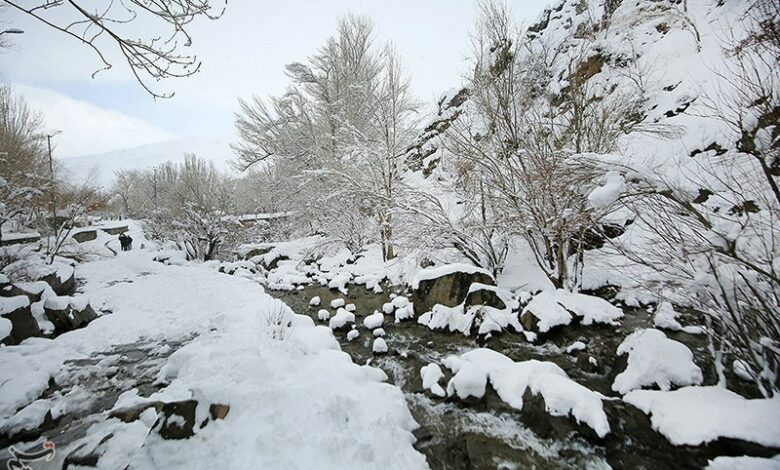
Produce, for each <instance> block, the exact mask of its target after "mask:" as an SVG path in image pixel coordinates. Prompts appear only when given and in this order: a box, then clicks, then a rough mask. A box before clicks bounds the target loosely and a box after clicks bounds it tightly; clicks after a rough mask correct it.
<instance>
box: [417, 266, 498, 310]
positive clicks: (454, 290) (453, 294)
mask: <svg viewBox="0 0 780 470" xmlns="http://www.w3.org/2000/svg"><path fill="white" fill-rule="evenodd" d="M474 283H479V284H486V285H495V281H494V280H493V277H492V276H489V275H488V274H485V273H481V272H476V273H464V272H454V273H451V274H446V275H444V276H441V277H438V278H436V279H426V280H422V281H420V284H419V286H418V288H417V289H416V290H415V291H414V311H415V313H417V314H418V315H420V314H422V313H425V312H429V311H431V310H432V309H433V306H434V305H436V304H441V305H446V306H447V307H454V306H456V305H459V304H461V303H462V302H463V301H464V300H465V299H466V296H467V295H468V293H469V288H470V287H471V285H472V284H474Z"/></svg>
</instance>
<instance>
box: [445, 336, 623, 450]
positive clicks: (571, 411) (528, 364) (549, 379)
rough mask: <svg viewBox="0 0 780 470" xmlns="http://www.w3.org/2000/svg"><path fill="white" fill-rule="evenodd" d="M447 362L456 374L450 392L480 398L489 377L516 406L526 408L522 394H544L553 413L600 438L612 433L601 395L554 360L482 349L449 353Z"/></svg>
mask: <svg viewBox="0 0 780 470" xmlns="http://www.w3.org/2000/svg"><path fill="white" fill-rule="evenodd" d="M444 365H445V366H447V368H449V369H451V370H452V371H453V372H454V373H455V375H454V376H453V378H452V379H451V380H450V382H449V384H448V385H447V393H448V394H450V395H452V394H453V393H455V394H457V395H458V397H459V398H465V397H468V396H475V397H481V396H482V395H484V393H485V382H486V380H489V381H490V384H491V385H492V386H493V388H494V389H495V390H496V392H497V393H498V396H499V397H501V399H502V400H503V401H505V402H506V403H507V404H509V405H510V406H511V407H513V408H516V409H518V410H522V409H523V395H524V394H525V392H526V390H530V392H531V393H532V394H533V395H539V394H541V395H542V398H544V402H545V407H546V409H547V412H548V413H550V414H551V415H552V416H572V417H574V419H575V420H576V421H577V422H578V423H583V424H586V425H588V426H589V427H590V428H592V429H593V430H594V431H595V432H596V434H598V436H599V437H604V436H606V435H607V433H609V429H610V428H609V422H608V421H607V415H606V413H604V408H603V406H602V403H601V400H602V398H603V397H602V395H601V394H599V393H597V392H593V391H591V390H589V389H587V388H585V387H583V386H582V385H580V384H578V383H577V382H575V381H573V380H571V379H570V378H569V377H568V376H567V375H566V372H564V371H563V369H561V368H560V367H559V366H557V365H556V364H554V363H552V362H541V361H536V360H530V361H523V362H514V361H512V360H511V359H509V358H508V357H506V356H504V355H503V354H501V353H498V352H496V351H493V350H491V349H484V348H482V349H475V350H472V351H469V352H466V353H464V354H461V355H460V356H450V357H448V358H446V359H445V361H444Z"/></svg>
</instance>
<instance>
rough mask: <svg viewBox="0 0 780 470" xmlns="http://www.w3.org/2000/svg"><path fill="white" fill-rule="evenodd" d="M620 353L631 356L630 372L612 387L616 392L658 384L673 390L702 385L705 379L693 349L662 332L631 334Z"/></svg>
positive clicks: (636, 332)
mask: <svg viewBox="0 0 780 470" xmlns="http://www.w3.org/2000/svg"><path fill="white" fill-rule="evenodd" d="M617 354H618V355H622V354H628V366H627V367H626V370H625V371H623V372H621V373H620V374H618V375H617V377H615V382H614V383H613V384H612V390H614V391H616V392H619V393H621V394H626V393H628V392H629V391H631V390H634V389H638V388H642V387H652V386H656V385H657V386H658V387H659V388H660V389H661V390H669V389H670V388H671V387H672V385H681V386H682V385H698V384H700V383H701V382H702V380H703V379H704V377H703V375H702V372H701V369H700V368H699V366H697V365H696V363H695V362H693V353H692V352H691V350H690V349H688V347H687V346H686V345H684V344H682V343H680V342H678V341H674V340H672V339H669V338H667V337H666V335H665V334H663V332H661V331H659V330H654V329H651V328H648V329H642V330H637V331H635V332H633V333H631V334H630V335H628V336H627V337H626V339H624V340H623V342H622V343H621V344H620V346H618V349H617Z"/></svg>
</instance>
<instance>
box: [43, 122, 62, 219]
mask: <svg viewBox="0 0 780 470" xmlns="http://www.w3.org/2000/svg"><path fill="white" fill-rule="evenodd" d="M57 132H59V131H57ZM57 132H55V133H53V134H47V135H46V145H47V146H48V147H49V192H50V194H51V223H52V227H55V226H56V225H57V199H56V198H57V195H56V191H55V189H54V159H53V158H52V156H51V138H52V137H54V136H55V135H56V134H57Z"/></svg>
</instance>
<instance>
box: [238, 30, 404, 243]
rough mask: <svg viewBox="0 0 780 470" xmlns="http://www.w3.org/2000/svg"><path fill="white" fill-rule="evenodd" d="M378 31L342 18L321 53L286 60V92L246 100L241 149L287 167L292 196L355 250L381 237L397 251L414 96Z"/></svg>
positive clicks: (242, 156) (242, 154)
mask: <svg viewBox="0 0 780 470" xmlns="http://www.w3.org/2000/svg"><path fill="white" fill-rule="evenodd" d="M372 36H373V26H372V24H371V22H370V21H369V20H368V19H366V18H364V17H358V16H352V15H350V16H347V17H345V18H342V19H340V20H339V23H338V30H337V34H336V35H335V36H334V37H332V38H330V39H329V40H328V41H327V42H326V44H325V46H323V47H322V48H321V49H320V50H319V51H318V53H317V54H315V55H314V56H312V57H311V58H310V59H309V60H308V61H307V62H306V63H293V64H290V65H288V66H287V74H288V76H289V77H290V79H291V85H290V87H289V88H288V91H287V93H285V95H283V96H282V97H277V98H270V99H269V100H263V99H261V98H258V97H255V98H254V99H253V101H252V102H251V103H250V102H246V101H241V108H242V111H241V113H240V114H239V115H238V117H237V121H236V126H237V128H238V132H239V136H240V138H241V140H240V142H238V143H237V144H236V145H235V146H234V148H235V150H236V152H237V154H238V156H239V159H238V165H239V167H240V168H241V169H246V168H248V167H250V166H253V165H257V164H258V163H259V162H263V163H265V164H270V165H278V166H279V167H282V168H284V170H285V172H286V177H287V178H289V179H290V180H291V181H293V182H294V184H292V185H288V184H283V185H282V186H283V190H284V191H286V192H287V193H288V195H289V199H288V200H289V202H290V204H291V205H292V207H294V208H295V210H296V211H297V212H299V215H300V216H301V217H302V218H304V219H306V220H309V221H310V222H311V223H312V224H313V225H314V226H315V227H316V228H315V229H318V230H322V231H324V232H326V233H328V234H329V235H332V236H337V237H339V238H342V239H343V240H344V241H345V242H346V243H347V244H348V245H350V246H351V247H352V248H353V249H357V248H360V247H361V246H362V245H363V244H365V243H366V242H368V241H371V240H378V241H380V242H381V243H382V246H383V254H384V256H385V258H386V259H389V258H392V257H393V256H394V250H393V226H394V216H395V211H396V208H397V205H398V204H397V198H398V197H402V194H403V184H402V180H401V171H400V169H401V168H402V161H403V158H404V155H405V153H406V148H407V147H408V145H409V143H410V142H411V141H412V139H413V138H414V136H415V131H414V129H415V127H414V124H415V122H414V114H415V111H416V104H415V103H414V101H413V99H412V97H411V95H410V92H409V83H408V79H407V77H406V76H405V74H404V72H403V70H402V67H401V64H400V60H399V59H398V56H397V54H396V52H395V51H394V49H393V48H392V47H391V46H389V45H386V46H384V47H377V46H376V45H375V44H374V41H373V38H372Z"/></svg>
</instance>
